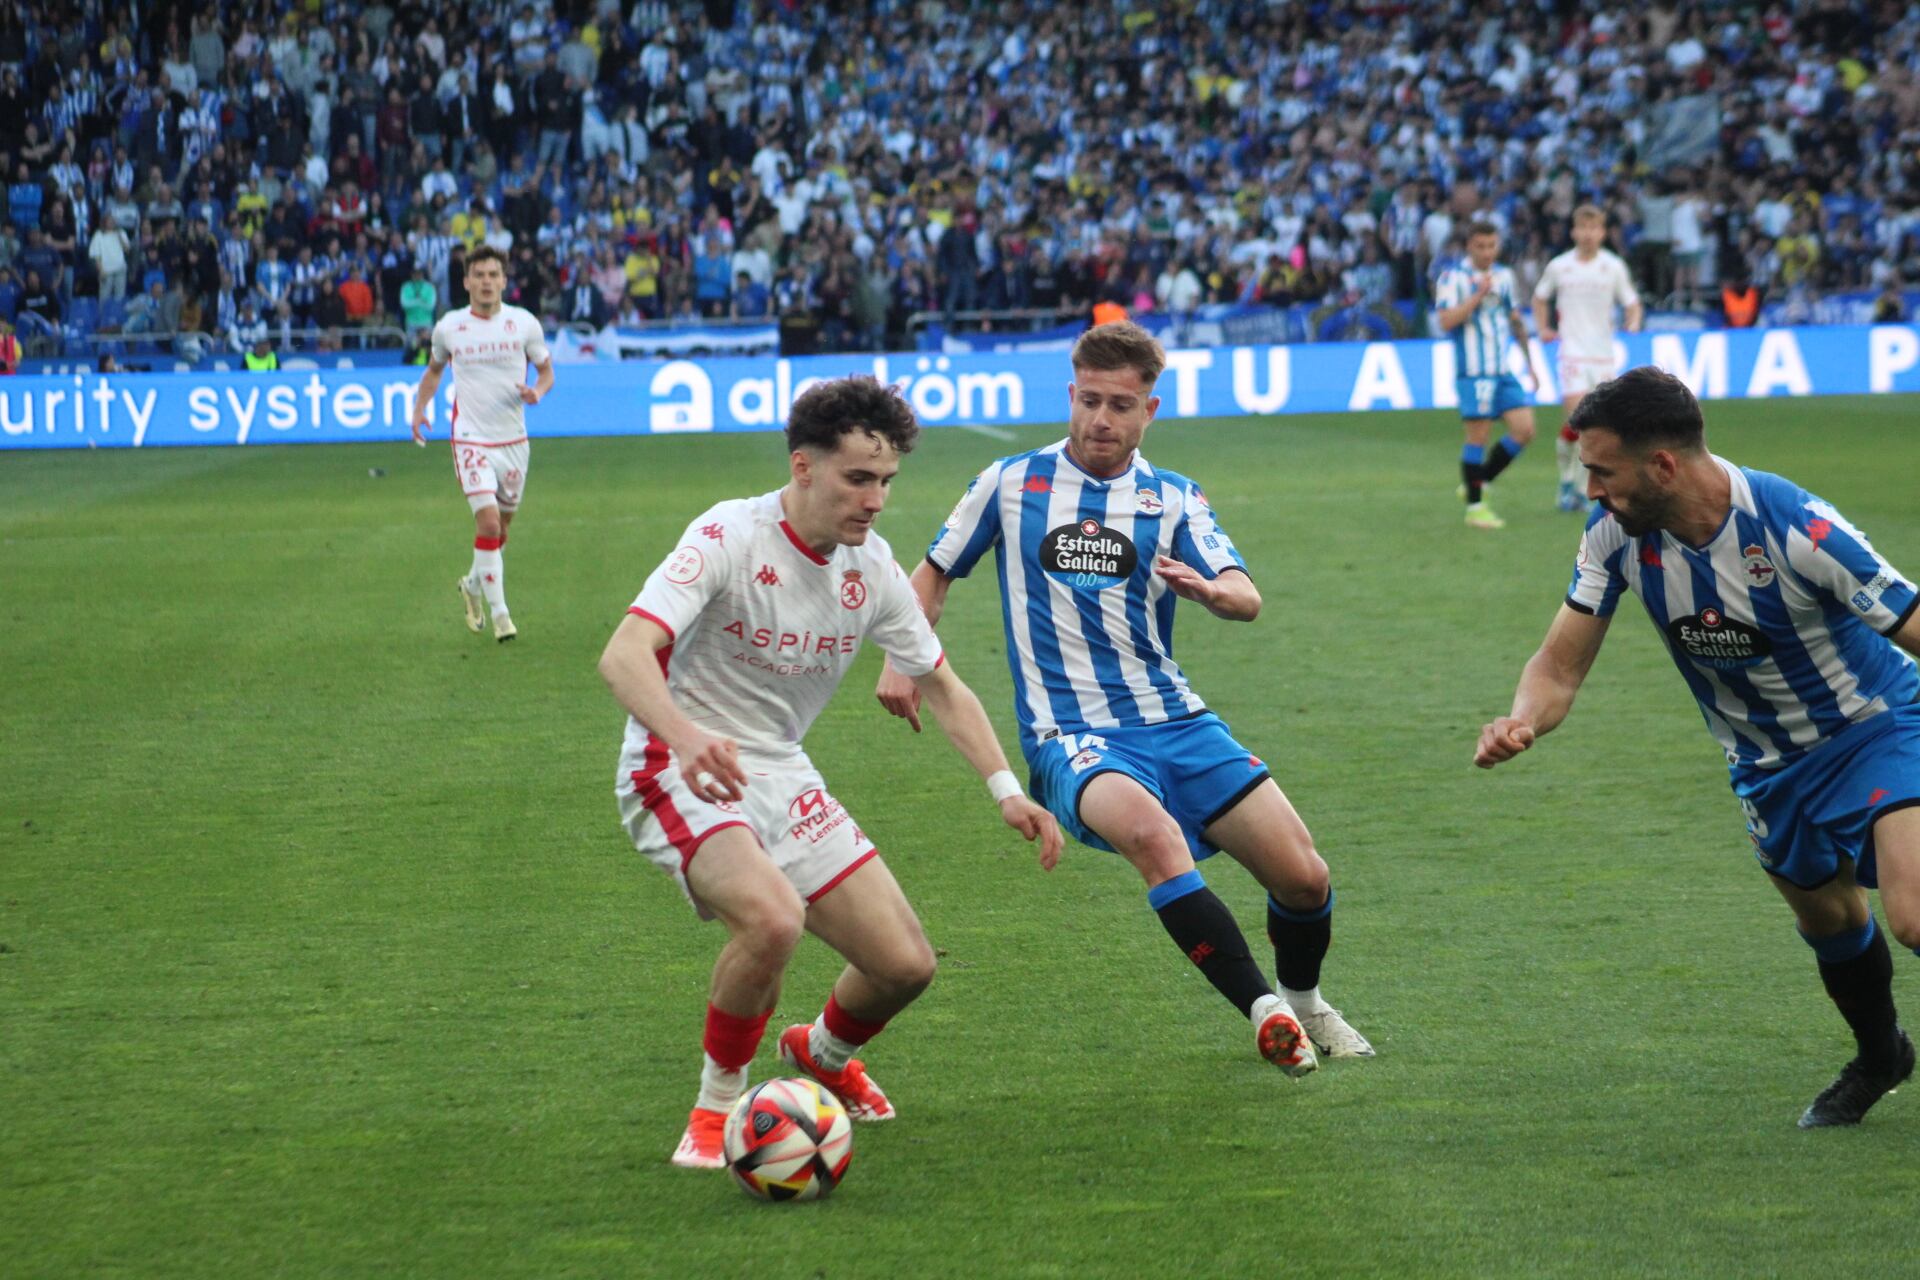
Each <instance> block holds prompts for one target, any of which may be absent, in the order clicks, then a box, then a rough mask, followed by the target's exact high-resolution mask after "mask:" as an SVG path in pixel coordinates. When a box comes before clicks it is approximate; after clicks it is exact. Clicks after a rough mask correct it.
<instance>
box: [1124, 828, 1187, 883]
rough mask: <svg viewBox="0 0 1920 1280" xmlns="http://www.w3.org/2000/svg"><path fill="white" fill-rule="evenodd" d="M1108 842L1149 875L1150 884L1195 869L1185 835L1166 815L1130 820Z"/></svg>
mask: <svg viewBox="0 0 1920 1280" xmlns="http://www.w3.org/2000/svg"><path fill="white" fill-rule="evenodd" d="M1108 842H1109V843H1110V844H1112V845H1113V847H1114V848H1116V849H1118V850H1119V851H1120V856H1121V857H1123V858H1125V859H1126V860H1127V861H1128V862H1130V863H1132V864H1133V866H1134V869H1135V870H1137V871H1138V872H1139V873H1140V874H1141V875H1142V876H1144V877H1146V881H1147V883H1148V884H1149V885H1155V884H1159V883H1161V882H1162V881H1165V880H1171V879H1173V878H1174V877H1175V876H1177V875H1182V874H1184V873H1186V872H1188V871H1191V870H1193V854H1192V853H1191V852H1190V851H1189V850H1188V849H1187V839H1186V837H1185V836H1183V835H1181V834H1180V828H1179V827H1178V826H1176V825H1174V823H1173V821H1172V820H1171V819H1166V818H1165V817H1164V815H1163V816H1162V820H1160V821H1153V820H1144V821H1140V822H1135V823H1129V824H1127V825H1126V826H1125V827H1124V828H1123V829H1122V830H1121V831H1120V832H1119V833H1118V835H1117V837H1115V836H1109V837H1108Z"/></svg>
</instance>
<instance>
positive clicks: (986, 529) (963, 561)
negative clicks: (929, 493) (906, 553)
mask: <svg viewBox="0 0 1920 1280" xmlns="http://www.w3.org/2000/svg"><path fill="white" fill-rule="evenodd" d="M1005 466H1006V461H1005V459H1002V460H1001V461H998V462H995V463H994V464H993V465H992V466H990V467H988V468H987V469H986V470H985V471H982V472H981V473H980V474H979V475H977V476H975V477H974V478H973V483H971V484H969V485H968V486H967V491H966V492H965V493H964V494H962V495H960V501H959V502H957V503H955V504H954V508H953V511H952V512H951V513H950V514H949V515H948V516H947V519H946V523H945V524H943V525H942V526H941V527H940V531H939V532H938V533H936V534H934V536H933V541H932V542H931V543H929V544H928V545H927V563H929V564H931V565H932V566H933V567H934V568H936V569H938V570H939V571H940V572H941V573H944V574H946V575H947V576H948V577H949V578H964V577H966V576H967V575H968V574H969V573H972V572H973V566H974V565H976V564H978V563H979V562H980V557H981V556H983V555H985V554H987V552H988V551H989V550H990V549H991V548H992V547H993V546H994V544H995V543H997V542H999V541H1000V473H1001V471H1002V469H1003V468H1004V467H1005Z"/></svg>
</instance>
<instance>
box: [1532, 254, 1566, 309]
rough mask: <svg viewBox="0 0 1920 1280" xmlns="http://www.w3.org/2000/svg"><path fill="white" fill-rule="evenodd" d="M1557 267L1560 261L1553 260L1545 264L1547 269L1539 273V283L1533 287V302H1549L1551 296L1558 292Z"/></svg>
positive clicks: (1558, 278) (1558, 277)
mask: <svg viewBox="0 0 1920 1280" xmlns="http://www.w3.org/2000/svg"><path fill="white" fill-rule="evenodd" d="M1559 266H1560V259H1558V258H1555V259H1554V260H1553V261H1552V262H1549V263H1548V264H1547V269H1546V270H1545V271H1542V272H1541V273H1540V280H1539V283H1537V284H1535V285H1534V286H1533V300H1534V301H1535V302H1549V301H1551V300H1552V298H1553V295H1554V294H1556V293H1558V292H1559V291H1560V271H1559Z"/></svg>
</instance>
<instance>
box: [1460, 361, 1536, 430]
mask: <svg viewBox="0 0 1920 1280" xmlns="http://www.w3.org/2000/svg"><path fill="white" fill-rule="evenodd" d="M1453 385H1454V389H1455V391H1456V392H1457V393H1458V394H1459V397H1460V420H1461V421H1462V422H1480V421H1482V420H1484V419H1487V418H1500V417H1504V416H1506V413H1507V411H1508V410H1509V409H1524V408H1526V407H1527V391H1526V388H1525V387H1522V386H1521V385H1520V379H1518V378H1516V377H1514V376H1513V375H1512V374H1510V373H1503V374H1501V375H1500V376H1499V377H1497V378H1459V379H1456V380H1455V382H1454V384H1453Z"/></svg>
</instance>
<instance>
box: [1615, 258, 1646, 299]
mask: <svg viewBox="0 0 1920 1280" xmlns="http://www.w3.org/2000/svg"><path fill="white" fill-rule="evenodd" d="M1613 272H1614V285H1613V300H1614V301H1615V302H1617V303H1619V304H1620V305H1621V306H1623V307H1632V306H1638V305H1639V302H1640V294H1639V292H1638V291H1637V290H1635V289H1634V287H1633V273H1632V272H1630V271H1628V270H1627V264H1626V263H1624V262H1622V261H1621V260H1620V259H1618V258H1615V259H1614V260H1613Z"/></svg>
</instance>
